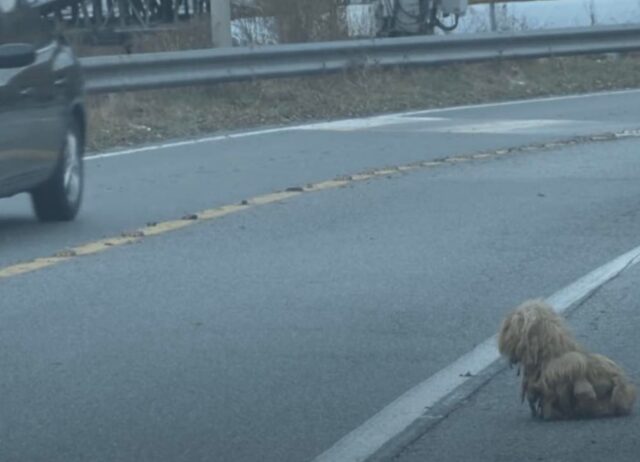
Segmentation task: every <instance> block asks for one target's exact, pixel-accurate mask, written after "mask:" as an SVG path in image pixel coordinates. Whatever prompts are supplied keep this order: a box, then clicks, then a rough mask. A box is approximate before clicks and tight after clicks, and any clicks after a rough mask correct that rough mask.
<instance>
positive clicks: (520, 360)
mask: <svg viewBox="0 0 640 462" xmlns="http://www.w3.org/2000/svg"><path fill="white" fill-rule="evenodd" d="M498 349H499V350H500V354H501V355H503V356H505V357H506V358H507V359H509V361H510V362H511V364H522V365H523V366H525V368H529V369H531V368H538V367H539V366H540V363H541V362H542V361H546V360H548V359H549V358H552V357H555V356H557V355H559V354H562V353H564V352H566V351H571V350H576V349H578V346H577V344H576V343H575V341H574V340H573V337H572V336H571V334H570V333H569V332H568V331H567V329H566V328H565V327H564V324H563V322H562V318H560V316H558V314H556V312H555V311H553V308H551V307H550V306H549V305H548V304H547V303H546V302H544V301H543V300H528V301H526V302H524V303H523V304H522V305H520V306H518V307H517V308H516V309H515V310H513V311H512V312H511V313H509V314H508V315H507V317H506V318H505V320H504V321H503V322H502V326H501V327H500V333H499V336H498Z"/></svg>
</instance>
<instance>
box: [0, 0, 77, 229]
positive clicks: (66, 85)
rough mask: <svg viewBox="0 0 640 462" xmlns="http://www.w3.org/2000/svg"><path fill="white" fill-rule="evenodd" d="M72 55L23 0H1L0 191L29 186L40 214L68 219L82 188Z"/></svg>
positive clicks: (23, 189) (45, 218) (13, 191)
mask: <svg viewBox="0 0 640 462" xmlns="http://www.w3.org/2000/svg"><path fill="white" fill-rule="evenodd" d="M84 143H85V110H84V105H83V82H82V76H81V72H80V66H79V63H78V60H77V59H76V57H75V56H74V54H73V51H72V49H71V47H70V46H69V45H68V44H66V43H65V42H64V40H63V39H62V38H61V37H60V36H59V35H58V34H56V33H54V28H53V25H52V24H51V23H50V22H49V21H48V20H47V19H46V18H44V17H42V16H41V14H40V12H39V11H38V10H37V9H36V8H34V7H32V6H30V5H29V4H28V3H27V2H26V1H25V0H0V197H8V196H12V195H14V194H17V193H21V192H29V193H30V194H31V199H32V203H33V208H34V210H35V213H36V215H37V217H38V218H39V219H40V220H42V221H57V220H72V219H73V218H74V217H75V216H76V214H77V212H78V209H79V208H80V203H81V201H82V190H83V177H84V174H83V153H84Z"/></svg>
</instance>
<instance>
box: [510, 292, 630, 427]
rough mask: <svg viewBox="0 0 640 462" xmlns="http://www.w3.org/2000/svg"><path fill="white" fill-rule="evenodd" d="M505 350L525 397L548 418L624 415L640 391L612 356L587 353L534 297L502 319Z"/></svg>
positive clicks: (534, 411) (535, 412)
mask: <svg viewBox="0 0 640 462" xmlns="http://www.w3.org/2000/svg"><path fill="white" fill-rule="evenodd" d="M498 348H499V350H500V354H502V355H503V356H505V357H506V358H507V359H509V361H510V363H511V364H512V365H517V366H518V372H519V373H520V372H521V373H522V390H521V392H522V400H523V401H524V399H525V397H526V398H527V400H528V402H529V407H530V408H531V413H532V415H533V416H534V417H541V418H543V419H545V420H554V419H573V418H589V417H606V416H621V415H627V414H629V413H630V412H631V408H632V407H633V404H634V402H635V399H636V389H635V387H634V386H633V385H632V384H631V383H630V382H629V380H628V379H627V378H626V376H625V374H624V372H623V371H622V369H621V368H620V367H619V366H618V365H617V364H616V363H614V362H613V361H612V360H610V359H609V358H607V357H605V356H602V355H599V354H594V353H590V352H588V351H586V350H585V349H584V348H583V347H582V346H581V345H579V344H578V342H577V341H576V340H575V339H574V338H573V335H571V333H570V332H569V331H568V330H567V328H566V327H565V325H564V322H563V320H562V318H561V317H560V316H559V315H558V314H557V313H556V312H555V311H554V310H553V309H552V308H551V307H550V306H549V305H547V304H546V303H545V302H544V301H542V300H529V301H527V302H524V303H523V304H522V305H520V306H519V307H517V308H516V309H515V310H514V311H512V312H511V313H510V314H509V315H508V316H507V317H506V319H505V320H504V321H503V323H502V326H501V328H500V333H499V338H498Z"/></svg>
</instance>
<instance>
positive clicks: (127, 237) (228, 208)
mask: <svg viewBox="0 0 640 462" xmlns="http://www.w3.org/2000/svg"><path fill="white" fill-rule="evenodd" d="M623 135H624V136H640V132H637V133H635V132H634V133H632V134H631V135H627V133H626V132H625V133H622V134H617V133H614V134H606V135H599V136H598V135H595V136H592V137H583V138H580V139H569V140H566V141H555V142H552V143H546V144H533V145H525V146H521V147H518V148H511V149H504V148H503V149H497V150H493V151H486V152H476V153H473V154H469V155H456V156H450V157H447V158H443V159H438V160H429V161H419V162H413V163H410V164H406V165H399V166H395V167H385V168H380V169H376V170H371V171H368V172H363V173H357V174H354V175H350V176H346V177H341V178H337V179H333V180H327V181H321V182H318V183H312V184H308V185H305V186H297V187H292V188H288V189H287V190H285V191H279V192H273V193H268V194H263V195H260V196H256V197H253V198H250V199H247V200H244V201H242V203H240V204H230V205H223V206H221V207H215V208H211V209H207V210H203V211H201V212H198V213H195V214H193V215H189V216H185V217H183V218H182V219H180V220H170V221H164V222H161V223H152V224H149V225H147V226H145V227H142V228H139V229H136V230H133V231H131V232H125V233H122V234H121V235H120V236H115V237H112V238H107V239H100V240H97V241H93V242H89V243H87V244H82V245H79V246H77V247H72V248H69V249H65V250H62V251H60V252H57V253H56V254H54V255H53V256H51V257H41V258H36V259H34V260H31V261H27V262H23V263H17V264H14V265H10V266H6V267H4V268H0V279H6V278H11V277H15V276H19V275H21V274H25V273H30V272H33V271H38V270H41V269H44V268H49V267H52V266H55V265H58V264H60V263H64V262H67V261H70V260H73V259H75V258H78V257H83V256H88V255H94V254H97V253H101V252H104V251H106V250H109V249H113V248H116V247H122V246H124V245H128V244H133V243H136V242H140V241H141V240H143V239H144V238H146V237H149V236H157V235H160V234H165V233H169V232H171V231H177V230H179V229H182V228H186V227H189V226H192V225H194V224H196V223H201V222H203V221H212V220H217V219H219V218H222V217H225V216H227V215H232V214H235V213H239V212H242V211H245V210H248V209H251V208H255V207H261V206H264V205H268V204H273V203H276V202H281V201H284V200H287V199H292V198H294V197H297V196H300V195H303V194H308V193H311V192H317V191H326V190H331V189H338V188H343V187H346V186H348V185H349V184H351V183H356V182H362V181H369V180H374V179H378V178H383V177H387V176H390V175H398V174H402V173H407V172H413V171H417V170H425V169H432V168H438V167H442V166H447V165H455V164H458V163H461V162H472V161H480V160H487V159H493V158H497V157H501V156H505V155H510V154H518V153H525V152H531V151H548V150H551V149H557V148H560V147H564V146H573V145H575V144H578V143H580V142H599V141H610V140H615V139H618V138H620V137H622V136H623Z"/></svg>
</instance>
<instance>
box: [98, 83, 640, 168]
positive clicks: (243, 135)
mask: <svg viewBox="0 0 640 462" xmlns="http://www.w3.org/2000/svg"><path fill="white" fill-rule="evenodd" d="M635 93H640V90H620V91H611V92H599V93H588V94H583V95H568V96H553V97H548V98H535V99H525V100H517V101H504V102H499V103H485V104H476V105H464V106H453V107H448V108H437V109H426V110H419V111H409V112H399V113H395V114H389V115H386V116H374V117H360V118H353V119H346V120H343V121H338V122H342V123H345V124H349V123H354V121H358V120H370V119H376V118H380V117H387V118H389V119H394V118H399V117H411V116H419V115H427V114H440V113H443V112H451V111H464V110H469V109H485V108H492V107H504V106H515V105H519V104H538V103H548V102H553V101H567V100H574V99H581V98H594V97H607V96H614V95H625V94H635ZM325 123H326V122H318V123H311V124H302V125H293V126H284V127H275V128H267V129H261V130H252V131H246V132H238V133H230V134H225V135H216V136H207V137H203V138H195V139H190V140H184V141H172V142H166V143H161V144H155V145H150V146H142V147H138V148H132V149H124V150H120V151H111V152H106V153H102V154H90V155H88V156H87V160H98V159H108V158H115V157H122V156H128V155H132V154H140V153H144V152H151V151H158V150H162V149H172V148H178V147H184V146H193V145H197V144H203V143H212V142H217V141H225V140H231V139H236V138H248V137H253V136H261V135H269V134H273V133H282V132H288V131H292V130H304V129H309V128H310V127H313V126H319V125H321V124H325Z"/></svg>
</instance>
